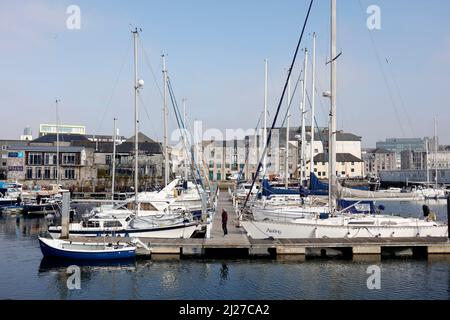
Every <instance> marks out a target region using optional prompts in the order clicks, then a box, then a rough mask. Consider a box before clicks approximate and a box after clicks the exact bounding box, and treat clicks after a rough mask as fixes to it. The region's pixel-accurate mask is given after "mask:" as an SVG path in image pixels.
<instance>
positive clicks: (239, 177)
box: [237, 111, 264, 185]
mask: <svg viewBox="0 0 450 320" xmlns="http://www.w3.org/2000/svg"><path fill="white" fill-rule="evenodd" d="M263 114H264V111H263V112H262V113H261V114H260V115H259V118H258V122H257V123H256V127H255V134H256V136H255V139H257V133H258V128H259V124H260V122H261V119H262V116H263ZM248 143H249V145H248V146H247V152H246V153H245V160H244V166H243V167H242V168H241V170H240V171H239V175H238V178H237V185H239V184H240V182H241V178H242V174H243V172H244V168H245V164H246V163H247V162H248V157H249V154H250V138H249V139H248ZM255 144H256V145H258V144H257V141H255ZM255 151H256V150H255Z"/></svg>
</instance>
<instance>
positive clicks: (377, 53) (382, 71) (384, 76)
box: [358, 0, 405, 137]
mask: <svg viewBox="0 0 450 320" xmlns="http://www.w3.org/2000/svg"><path fill="white" fill-rule="evenodd" d="M358 3H359V6H360V8H361V11H362V12H363V14H364V13H365V12H364V8H363V6H362V3H361V0H358ZM367 32H368V33H369V38H370V40H371V42H372V45H373V48H374V52H375V55H376V57H377V61H378V64H379V67H380V71H381V74H382V76H383V80H384V83H385V85H386V88H387V90H388V95H389V98H390V100H391V103H392V106H393V107H394V111H395V116H396V118H397V122H398V124H399V127H400V130H401V131H402V135H403V137H405V131H404V130H403V126H402V123H401V121H400V115H399V112H398V110H397V105H396V103H395V99H394V95H393V93H392V89H391V86H390V85H389V82H388V80H387V76H386V73H385V72H384V69H383V64H382V62H381V57H380V53H379V52H378V47H377V46H376V43H375V39H374V38H373V35H372V33H371V31H370V30H369V29H367Z"/></svg>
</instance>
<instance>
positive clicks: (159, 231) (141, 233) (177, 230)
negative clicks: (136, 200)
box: [49, 224, 197, 239]
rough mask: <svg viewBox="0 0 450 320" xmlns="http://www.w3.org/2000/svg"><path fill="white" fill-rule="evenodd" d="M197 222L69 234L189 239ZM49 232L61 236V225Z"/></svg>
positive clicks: (75, 231) (70, 232)
mask: <svg viewBox="0 0 450 320" xmlns="http://www.w3.org/2000/svg"><path fill="white" fill-rule="evenodd" d="M196 229H197V224H180V225H175V226H169V227H161V228H149V229H123V230H116V231H109V230H70V231H69V235H71V236H81V237H104V236H113V237H136V238H176V239H180V238H183V239H188V238H190V237H191V236H192V235H193V234H194V232H195V230H196ZM49 233H50V235H51V236H52V237H53V238H54V239H58V238H59V237H60V236H61V227H56V228H52V227H50V228H49Z"/></svg>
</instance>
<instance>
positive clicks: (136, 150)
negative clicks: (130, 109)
mask: <svg viewBox="0 0 450 320" xmlns="http://www.w3.org/2000/svg"><path fill="white" fill-rule="evenodd" d="M132 33H133V39H134V213H135V215H136V216H137V215H138V211H139V210H138V177H139V175H138V174H139V172H138V165H139V159H138V155H139V137H138V133H139V117H138V101H137V100H138V97H137V96H138V92H139V88H140V84H139V80H138V66H137V63H138V58H137V40H138V37H139V31H138V29H137V28H136V29H135V30H134V31H132Z"/></svg>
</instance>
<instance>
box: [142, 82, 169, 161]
mask: <svg viewBox="0 0 450 320" xmlns="http://www.w3.org/2000/svg"><path fill="white" fill-rule="evenodd" d="M138 97H139V102H140V103H141V104H142V106H143V107H144V111H145V114H146V115H147V118H148V120H149V121H150V122H151V118H150V114H149V112H148V108H147V106H146V104H145V103H144V100H142V96H141V94H140V93H139V91H138ZM155 136H156V135H155ZM158 146H159V149H160V151H161V153H162V155H164V150H163V147H162V146H161V143H158Z"/></svg>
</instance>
